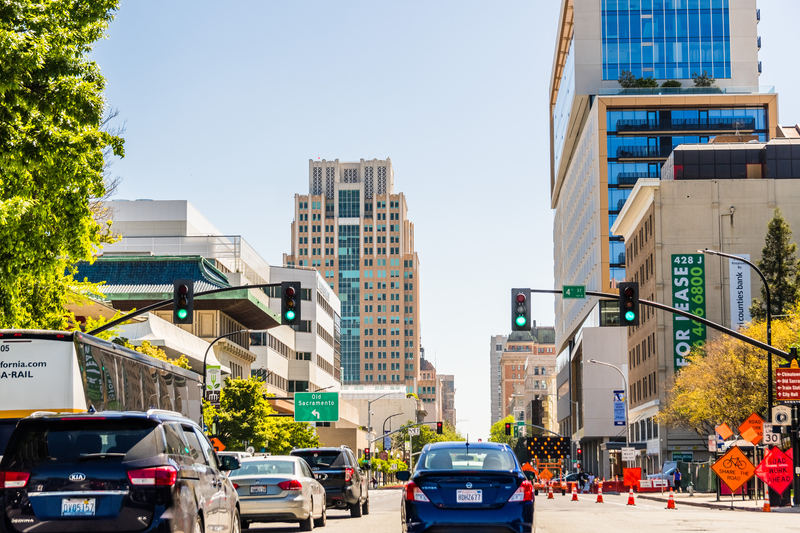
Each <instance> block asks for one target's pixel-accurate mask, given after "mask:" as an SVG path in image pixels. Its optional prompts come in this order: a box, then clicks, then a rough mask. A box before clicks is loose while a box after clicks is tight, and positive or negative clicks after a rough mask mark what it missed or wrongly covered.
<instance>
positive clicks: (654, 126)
mask: <svg viewBox="0 0 800 533" xmlns="http://www.w3.org/2000/svg"><path fill="white" fill-rule="evenodd" d="M755 126H756V119H754V118H689V119H674V120H669V121H667V120H645V119H640V120H628V119H625V120H618V121H617V131H618V132H624V131H705V130H737V129H739V130H754V129H755Z"/></svg>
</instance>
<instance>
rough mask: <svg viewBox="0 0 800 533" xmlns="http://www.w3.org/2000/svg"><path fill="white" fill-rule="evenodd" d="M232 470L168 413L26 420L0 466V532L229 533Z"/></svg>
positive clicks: (236, 522) (235, 519)
mask: <svg viewBox="0 0 800 533" xmlns="http://www.w3.org/2000/svg"><path fill="white" fill-rule="evenodd" d="M235 468H239V461H238V460H237V459H236V458H235V457H225V458H224V459H222V460H220V459H218V458H217V455H216V453H215V452H214V448H213V447H212V446H211V444H210V443H209V441H208V438H206V436H205V435H204V434H203V432H202V431H201V429H200V427H199V426H198V425H197V424H195V423H194V422H192V421H191V420H189V419H188V418H184V417H183V416H181V415H180V414H178V413H173V412H171V411H157V410H151V411H148V412H146V413H142V412H102V413H96V414H87V413H83V414H62V415H49V414H48V415H41V416H37V415H34V416H31V417H28V418H24V419H22V420H20V421H19V423H18V424H17V427H16V429H15V430H14V432H13V433H12V435H11V438H10V440H9V442H8V446H7V448H6V450H5V455H4V456H3V459H2V461H0V507H1V508H2V519H1V520H0V530H2V531H3V532H9V533H11V532H14V533H16V532H22V531H36V532H37V533H50V532H58V533H66V532H96V531H137V532H163V533H167V532H173V531H185V532H187V533H188V532H191V533H203V532H211V531H215V532H217V531H226V532H232V533H239V530H240V517H239V500H238V497H237V495H236V490H234V488H233V485H232V484H231V482H230V481H229V480H228V478H227V477H226V476H225V475H224V473H223V472H224V471H227V470H231V469H235Z"/></svg>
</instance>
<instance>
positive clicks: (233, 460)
mask: <svg viewBox="0 0 800 533" xmlns="http://www.w3.org/2000/svg"><path fill="white" fill-rule="evenodd" d="M219 462H220V465H219V469H220V471H221V472H230V471H231V470H238V469H239V468H240V467H241V466H242V463H240V462H239V459H238V458H237V457H234V456H232V455H223V456H222V457H220V458H219Z"/></svg>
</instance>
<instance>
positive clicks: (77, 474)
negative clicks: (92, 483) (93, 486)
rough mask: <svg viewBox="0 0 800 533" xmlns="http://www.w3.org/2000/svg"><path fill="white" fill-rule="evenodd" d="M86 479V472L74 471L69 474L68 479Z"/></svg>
mask: <svg viewBox="0 0 800 533" xmlns="http://www.w3.org/2000/svg"><path fill="white" fill-rule="evenodd" d="M85 479H86V474H82V473H80V472H75V473H74V474H70V475H69V480H70V481H83V480H85Z"/></svg>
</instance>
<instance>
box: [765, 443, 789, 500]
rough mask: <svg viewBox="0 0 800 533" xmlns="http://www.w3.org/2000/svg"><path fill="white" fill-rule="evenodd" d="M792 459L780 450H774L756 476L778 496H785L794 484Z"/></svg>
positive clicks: (767, 456) (770, 452)
mask: <svg viewBox="0 0 800 533" xmlns="http://www.w3.org/2000/svg"><path fill="white" fill-rule="evenodd" d="M793 468H794V464H793V462H792V458H791V457H789V456H787V455H786V454H785V453H784V452H782V451H781V450H780V448H772V449H771V450H770V451H769V453H768V454H767V455H766V456H765V457H764V460H763V461H761V462H760V463H759V464H758V466H757V467H756V476H758V479H760V480H761V481H763V482H764V483H766V484H767V486H769V488H771V489H772V490H774V491H775V492H777V493H778V494H783V493H784V492H785V491H786V489H787V488H788V487H789V485H791V484H792V469H793Z"/></svg>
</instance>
